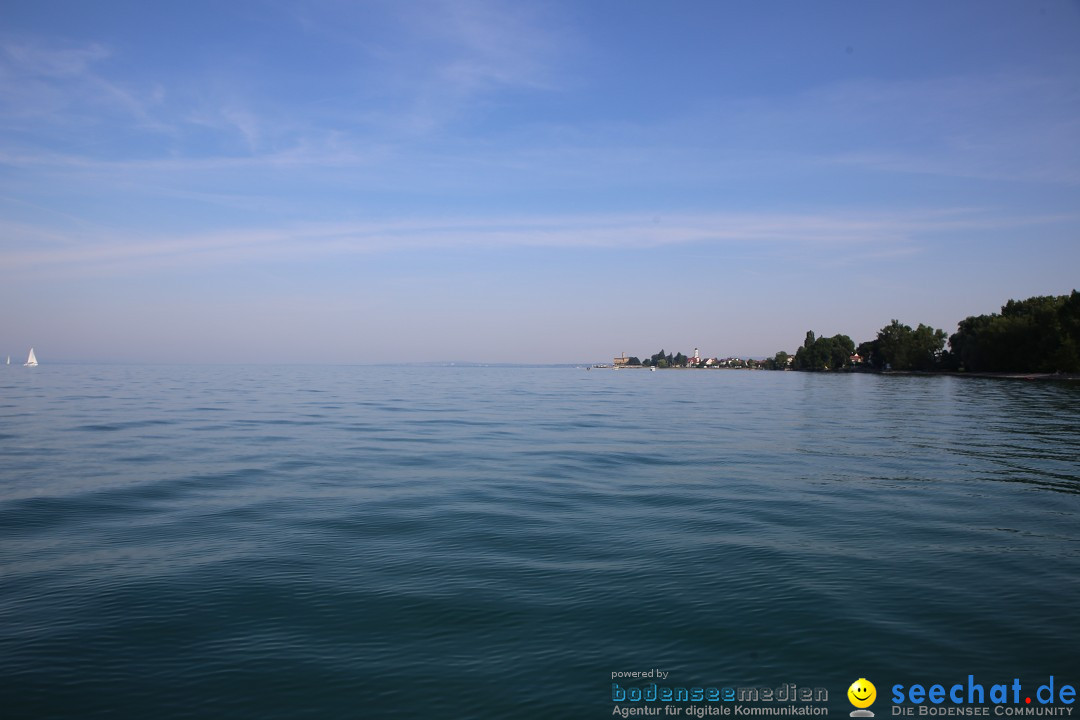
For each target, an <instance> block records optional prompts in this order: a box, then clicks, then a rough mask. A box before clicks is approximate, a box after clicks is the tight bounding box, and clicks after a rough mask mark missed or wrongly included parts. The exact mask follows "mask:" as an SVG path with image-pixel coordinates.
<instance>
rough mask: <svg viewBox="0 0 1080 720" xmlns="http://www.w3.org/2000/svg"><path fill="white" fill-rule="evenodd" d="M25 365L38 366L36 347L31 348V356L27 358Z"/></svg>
mask: <svg viewBox="0 0 1080 720" xmlns="http://www.w3.org/2000/svg"><path fill="white" fill-rule="evenodd" d="M23 367H37V357H35V356H34V348H30V357H28V358H26V362H25V363H23Z"/></svg>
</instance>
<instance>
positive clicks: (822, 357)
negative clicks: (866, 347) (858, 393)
mask: <svg viewBox="0 0 1080 720" xmlns="http://www.w3.org/2000/svg"><path fill="white" fill-rule="evenodd" d="M854 352H855V343H854V341H852V339H851V338H849V337H848V336H847V335H834V336H832V337H815V336H814V333H813V332H808V333H806V341H805V342H804V343H803V346H802V347H801V348H799V349H798V350H797V351H796V352H795V359H794V361H793V362H792V367H794V368H795V369H796V370H843V369H844V368H846V367H849V366H850V365H851V355H852V353H854ZM785 355H786V353H785Z"/></svg>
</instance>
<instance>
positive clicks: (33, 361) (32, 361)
mask: <svg viewBox="0 0 1080 720" xmlns="http://www.w3.org/2000/svg"><path fill="white" fill-rule="evenodd" d="M9 360H10V358H9ZM23 367H37V357H36V356H35V355H34V348H30V357H28V358H26V362H24V363H23Z"/></svg>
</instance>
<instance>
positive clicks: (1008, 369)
mask: <svg viewBox="0 0 1080 720" xmlns="http://www.w3.org/2000/svg"><path fill="white" fill-rule="evenodd" d="M946 345H948V347H947V348H946ZM615 367H617V368H618V367H655V368H751V369H764V370H807V371H820V372H824V371H834V372H835V371H855V370H892V371H910V372H965V373H1020V374H1057V373H1080V292H1077V291H1076V290H1073V291H1072V293H1070V294H1069V295H1058V296H1052V295H1043V296H1037V297H1030V298H1028V299H1026V300H1009V301H1008V302H1007V303H1005V304H1004V305H1003V306H1002V307H1001V312H1000V313H992V314H989V315H977V316H971V317H967V318H965V319H963V320H961V321H960V322H959V323H958V324H957V329H956V332H955V333H953V334H952V335H951V336H950V335H947V334H946V333H945V331H944V330H938V329H935V328H932V327H930V326H928V325H923V324H922V323H920V324H919V325H918V327H916V328H914V329H912V328H911V326H909V325H904V324H902V323H901V322H900V321H899V320H893V321H892V322H890V323H889V324H888V325H886V326H885V327H883V328H881V330H879V331H878V333H877V337H875V338H874V339H873V340H866V341H864V342H862V343H859V344H858V345H856V344H855V342H854V341H853V340H852V339H851V338H850V337H848V336H847V335H834V336H832V337H817V336H816V335H815V334H814V332H813V331H809V332H807V333H806V338H805V340H804V341H803V344H802V347H800V348H799V349H798V350H796V351H795V354H794V355H792V354H790V353H788V352H786V351H783V350H781V351H780V352H778V353H776V355H775V356H773V357H771V358H767V359H765V360H753V359H741V358H726V359H723V360H720V359H718V358H700V357H698V356H697V353H696V352H695V354H694V356H693V357H687V356H686V355H683V354H682V353H681V352H679V353H675V354H672V353H665V352H664V351H663V350H661V351H660V352H658V353H656V354H654V355H652V356H650V357H648V358H646V359H644V360H641V359H639V358H637V357H626V356H623V357H621V358H616V359H615Z"/></svg>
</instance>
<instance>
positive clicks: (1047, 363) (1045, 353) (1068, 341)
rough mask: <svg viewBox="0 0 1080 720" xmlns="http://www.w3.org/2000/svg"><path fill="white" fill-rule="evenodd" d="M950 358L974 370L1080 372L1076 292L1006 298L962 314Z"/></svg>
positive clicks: (1079, 319)
mask: <svg viewBox="0 0 1080 720" xmlns="http://www.w3.org/2000/svg"><path fill="white" fill-rule="evenodd" d="M949 348H950V351H951V352H950V355H951V358H952V360H953V362H954V363H955V364H956V365H958V366H959V367H962V368H964V369H966V370H971V371H974V372H1080V293H1078V292H1077V291H1076V290H1073V291H1072V293H1071V294H1069V295H1059V296H1056V297H1054V296H1036V297H1030V298H1028V299H1026V300H1009V301H1008V302H1007V303H1005V305H1003V306H1002V308H1001V314H1000V315H999V314H996V313H995V314H992V315H977V316H972V317H967V318H965V319H964V320H961V321H960V323H959V324H958V326H957V331H956V333H954V334H953V335H952V337H950V338H949Z"/></svg>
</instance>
